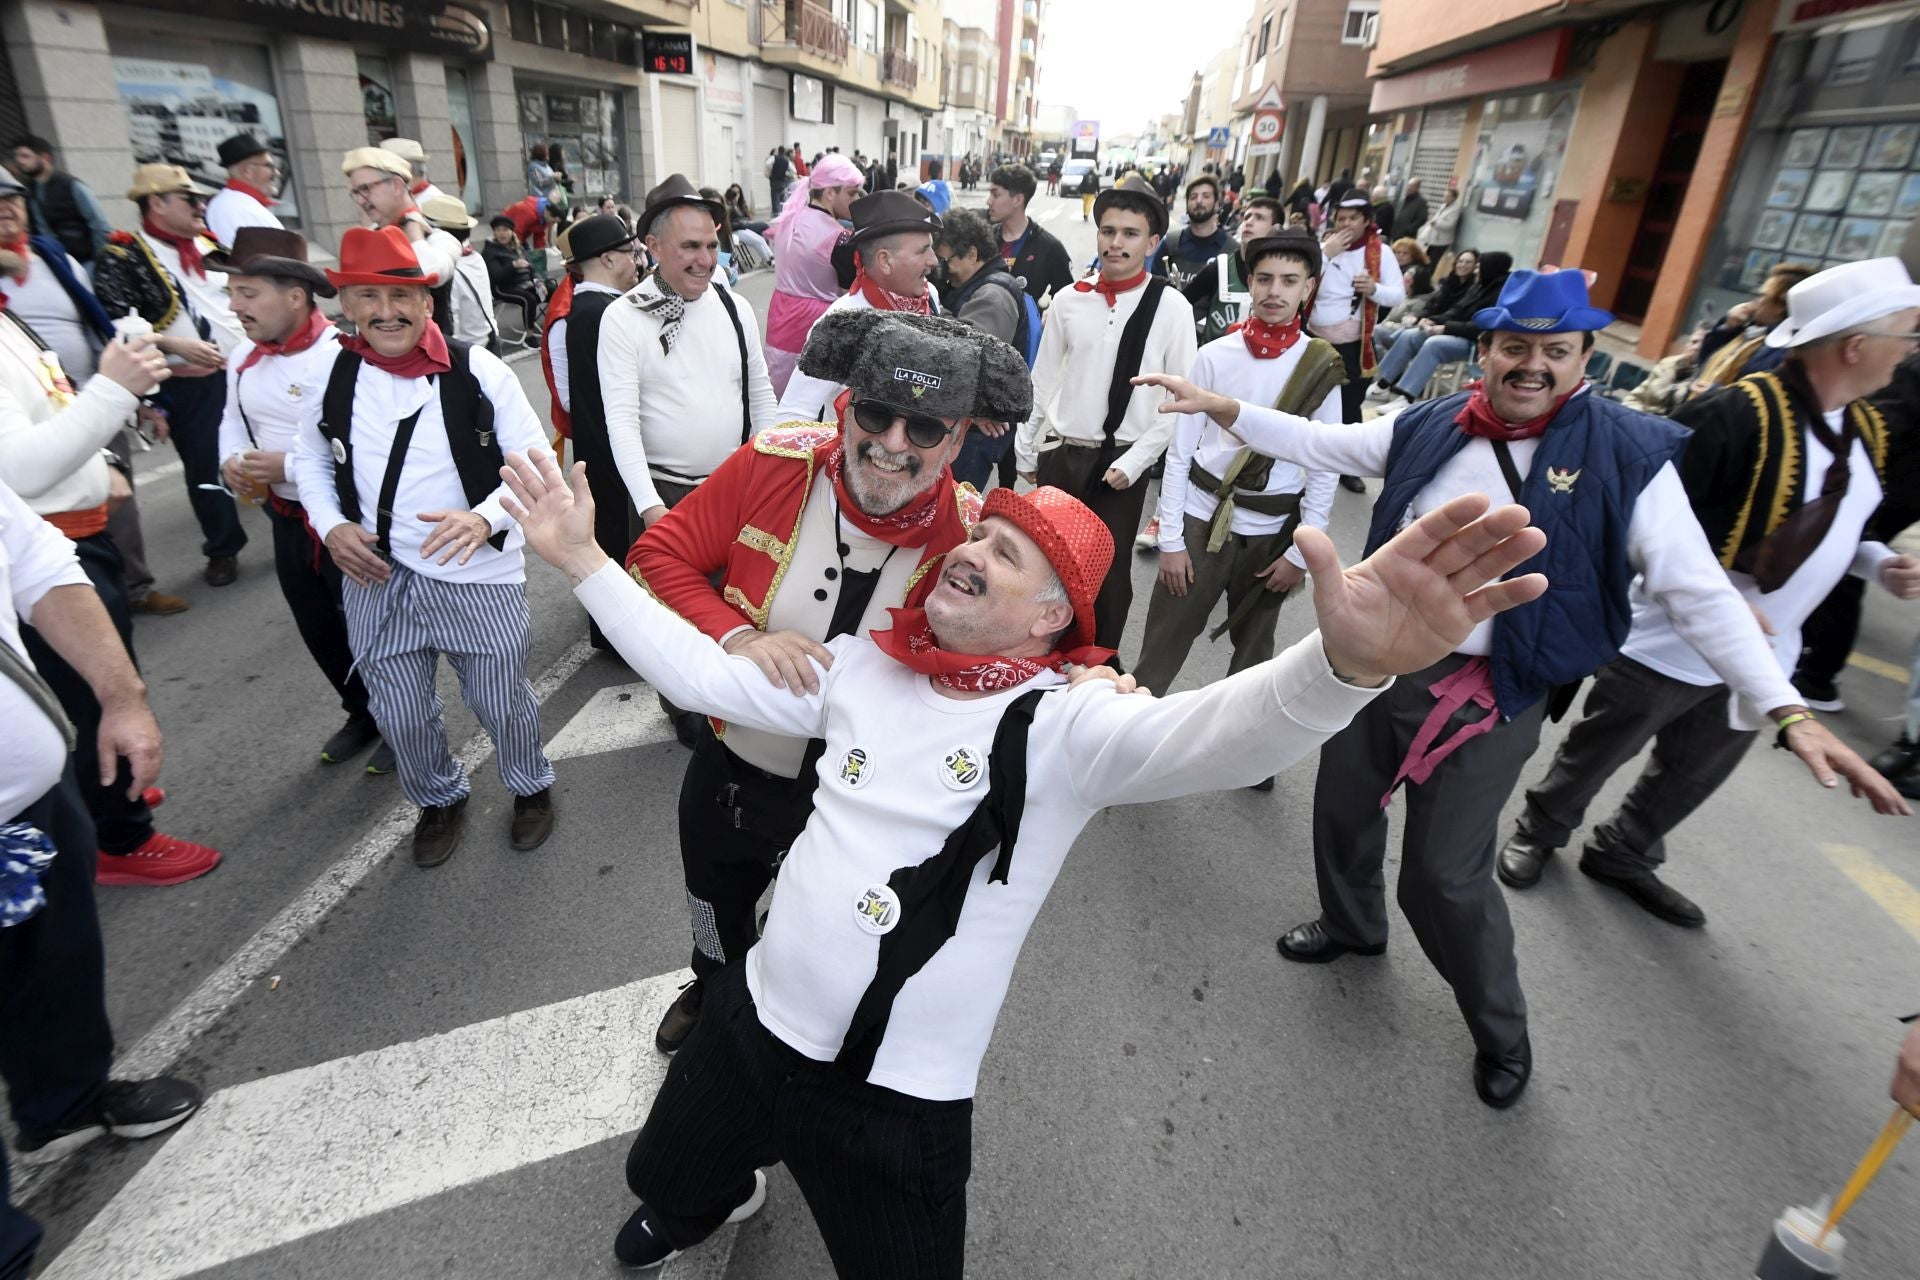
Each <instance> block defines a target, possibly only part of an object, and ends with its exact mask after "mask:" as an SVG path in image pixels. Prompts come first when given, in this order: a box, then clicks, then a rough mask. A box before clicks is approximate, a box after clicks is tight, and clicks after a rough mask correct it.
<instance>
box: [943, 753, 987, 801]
mask: <svg viewBox="0 0 1920 1280" xmlns="http://www.w3.org/2000/svg"><path fill="white" fill-rule="evenodd" d="M986 776H987V753H986V752H984V751H982V750H981V749H980V748H978V747H969V746H958V747H954V748H952V749H951V750H949V751H948V752H947V753H946V754H945V755H943V756H941V757H940V781H942V782H944V783H946V784H947V786H948V788H949V789H951V790H954V791H966V790H968V789H969V788H972V787H974V786H977V785H978V784H979V782H980V779H982V778H984V777H986Z"/></svg>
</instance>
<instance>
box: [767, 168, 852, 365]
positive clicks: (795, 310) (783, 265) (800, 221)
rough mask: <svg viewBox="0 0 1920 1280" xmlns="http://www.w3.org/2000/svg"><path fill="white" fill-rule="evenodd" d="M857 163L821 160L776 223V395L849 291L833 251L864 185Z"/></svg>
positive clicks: (770, 352)
mask: <svg viewBox="0 0 1920 1280" xmlns="http://www.w3.org/2000/svg"><path fill="white" fill-rule="evenodd" d="M865 181H866V180H865V179H864V178H862V177H861V175H860V170H859V169H857V168H855V167H854V164H853V161H851V160H848V159H846V158H845V157H843V156H840V155H837V154H831V153H830V154H828V155H824V156H821V157H820V163H818V164H816V165H814V166H813V171H812V172H811V173H810V174H808V175H807V176H806V177H804V178H801V179H800V180H798V181H797V182H795V183H794V184H793V189H792V190H791V191H790V192H788V194H787V203H786V205H785V206H784V207H782V208H781V210H780V216H779V217H778V218H777V219H775V220H774V224H773V227H772V229H771V230H770V231H769V233H768V234H769V238H771V239H772V241H773V263H774V266H773V303H772V305H771V306H770V307H768V309H767V342H766V349H767V373H768V374H769V376H771V377H772V379H773V391H774V394H775V395H780V394H782V393H784V392H785V391H786V389H787V380H788V379H789V378H791V377H793V362H794V361H795V360H797V359H799V357H800V348H802V347H804V346H805V345H806V344H807V330H809V329H811V328H812V327H813V322H814V321H815V320H818V319H819V318H820V314H821V312H823V311H825V310H826V309H827V306H828V304H829V303H831V302H832V301H833V300H834V299H835V298H837V297H839V296H840V295H841V294H842V293H845V292H846V289H845V287H844V286H843V285H842V284H841V283H840V278H839V277H838V276H836V275H835V274H834V270H833V246H834V242H835V241H837V240H839V238H840V233H841V231H842V230H843V228H842V227H841V225H840V223H841V220H842V219H844V218H847V217H850V216H851V213H850V210H851V209H852V207H853V201H854V197H856V196H858V195H859V194H860V189H861V187H862V186H864V185H865Z"/></svg>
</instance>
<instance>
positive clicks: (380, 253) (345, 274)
mask: <svg viewBox="0 0 1920 1280" xmlns="http://www.w3.org/2000/svg"><path fill="white" fill-rule="evenodd" d="M327 279H328V280H330V281H331V282H332V283H333V285H334V287H335V288H338V289H344V288H346V287H347V286H348V285H355V284H417V285H419V286H420V287H421V288H423V289H431V288H432V287H433V286H434V285H436V284H439V283H440V278H439V277H438V276H430V275H428V274H427V273H426V272H424V271H422V270H421V269H420V259H419V258H418V257H416V256H415V255H414V252H413V242H412V241H411V240H409V239H407V233H406V232H404V231H402V230H401V229H400V228H399V227H381V228H380V229H379V230H377V231H375V230H373V229H371V228H369V227H350V228H348V230H347V234H345V235H344V236H341V237H340V269H339V270H338V271H335V270H333V269H332V268H331V267H329V268H328V269H327Z"/></svg>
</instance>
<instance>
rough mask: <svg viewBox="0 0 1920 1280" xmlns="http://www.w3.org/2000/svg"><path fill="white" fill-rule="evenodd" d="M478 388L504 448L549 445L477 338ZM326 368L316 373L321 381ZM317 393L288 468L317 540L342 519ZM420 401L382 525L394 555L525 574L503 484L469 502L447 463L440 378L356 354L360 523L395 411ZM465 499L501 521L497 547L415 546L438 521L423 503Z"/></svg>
mask: <svg viewBox="0 0 1920 1280" xmlns="http://www.w3.org/2000/svg"><path fill="white" fill-rule="evenodd" d="M468 355H469V358H470V359H471V360H472V362H473V374H474V377H475V378H477V379H478V380H479V383H480V391H481V394H482V395H484V396H486V398H487V399H488V400H490V401H492V403H493V429H494V432H495V437H494V438H495V439H496V440H498V441H499V444H500V452H501V453H502V454H508V453H512V452H513V451H514V450H516V449H518V450H519V451H520V452H522V453H526V452H528V451H529V450H532V449H544V448H546V447H547V438H546V435H545V433H544V432H543V431H542V429H541V426H540V420H539V419H538V418H536V417H534V415H533V406H532V405H531V404H529V403H527V393H526V392H525V391H522V390H521V389H520V380H519V379H518V378H516V377H514V375H513V371H512V370H511V369H509V368H507V366H506V365H505V364H504V363H502V362H501V360H500V358H499V357H498V356H495V355H492V354H490V353H489V352H487V351H485V350H482V349H479V348H476V349H474V350H473V351H471V352H469V353H468ZM331 372H332V370H331V368H328V369H327V370H326V372H325V373H323V374H322V382H323V383H324V382H325V378H326V374H327V373H331ZM320 408H321V406H320V401H319V400H318V399H317V398H316V399H314V401H313V403H312V404H310V405H308V406H307V412H306V415H305V416H304V417H303V418H302V419H301V422H300V441H299V448H298V449H297V450H296V451H295V453H294V455H293V476H294V481H295V483H296V484H297V485H298V486H299V490H300V501H301V502H302V503H303V504H304V505H305V506H306V508H307V521H308V523H310V524H312V525H313V531H314V532H315V533H317V534H319V535H320V538H321V540H322V541H324V540H325V539H326V536H327V534H329V533H331V532H332V531H333V529H334V528H335V526H337V525H342V524H345V523H346V519H347V518H346V516H345V515H343V514H341V511H340V494H339V490H338V488H337V487H336V485H335V480H334V461H333V452H332V448H331V446H330V445H329V444H328V442H327V440H326V438H325V437H323V436H322V435H321V434H320ZM416 409H417V410H419V411H420V419H419V421H418V423H416V424H415V426H414V431H413V440H412V442H411V443H410V444H409V445H408V447H407V458H406V463H405V465H404V466H403V467H402V469H401V471H400V486H399V489H398V490H397V491H396V493H395V495H394V501H393V513H394V514H393V527H392V530H391V532H390V533H389V535H388V540H389V544H390V545H391V547H392V549H393V562H394V563H395V564H397V565H402V566H404V567H405V568H408V569H411V570H413V571H414V572H415V573H419V574H424V575H426V576H427V577H429V578H439V579H441V580H442V581H444V582H524V581H526V577H527V569H526V562H525V558H524V556H523V555H522V554H521V548H522V547H523V546H525V545H526V538H525V536H524V535H523V534H522V533H521V532H520V526H519V524H517V523H516V522H514V521H513V520H512V519H510V518H509V517H508V515H507V513H506V511H505V509H504V508H503V507H502V506H501V505H500V499H501V497H502V496H503V495H504V494H505V493H506V491H507V489H506V486H505V485H501V486H500V487H499V488H497V489H495V490H494V491H493V492H492V493H490V494H488V495H487V496H486V497H485V498H483V499H481V501H480V502H479V503H478V504H477V505H475V504H471V503H469V502H468V501H467V494H466V490H465V489H464V488H462V487H461V484H460V473H459V472H458V471H457V470H455V468H454V465H453V450H452V447H451V446H450V445H449V444H448V442H447V424H446V420H445V418H444V417H443V416H442V415H441V412H440V384H439V380H438V379H437V378H399V377H395V376H394V375H393V374H391V373H388V372H387V371H386V370H385V369H381V368H377V367H376V366H374V365H372V364H370V363H365V362H363V363H362V364H361V365H360V373H359V376H358V378H357V379H356V382H355V390H354V397H353V423H352V426H351V427H350V428H349V435H350V437H351V439H352V442H353V479H354V484H355V486H356V487H357V489H358V491H359V495H360V526H361V528H363V529H365V530H366V531H367V532H369V533H374V532H377V531H378V518H379V507H380V503H379V497H380V486H381V481H382V480H383V479H385V477H386V474H387V459H388V458H389V457H390V456H391V455H392V452H393V442H394V440H395V438H396V437H397V435H398V433H399V428H400V420H401V419H402V418H404V417H406V416H407V415H408V414H410V413H412V412H413V411H414V410H416ZM469 509H471V510H472V511H474V512H477V513H478V514H479V515H481V516H482V517H484V518H485V519H486V522H487V524H488V526H489V527H490V528H492V530H493V531H494V532H495V533H499V532H500V531H501V530H503V529H504V530H506V531H507V540H506V542H505V543H504V544H503V545H502V547H501V549H500V550H498V551H495V550H494V549H493V548H492V547H491V546H482V547H481V548H480V549H479V550H478V551H476V552H474V553H473V558H472V559H471V560H469V561H467V563H466V564H464V565H463V564H461V563H460V560H459V557H457V556H456V557H455V558H454V559H453V560H451V561H449V562H448V563H446V564H444V565H443V564H441V563H439V558H440V553H439V552H438V551H436V552H435V553H434V557H433V559H431V560H429V559H426V558H424V557H422V556H421V554H420V548H421V546H422V545H424V544H425V542H426V540H427V539H428V538H429V537H430V536H432V534H433V531H434V530H435V529H436V528H437V527H438V526H437V525H435V524H431V523H429V522H427V521H424V520H422V519H420V515H421V513H422V512H426V511H466V510H469Z"/></svg>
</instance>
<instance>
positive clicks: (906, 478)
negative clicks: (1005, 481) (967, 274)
mask: <svg viewBox="0 0 1920 1280" xmlns="http://www.w3.org/2000/svg"><path fill="white" fill-rule="evenodd" d="M795 376H796V377H809V378H814V379H817V380H820V381H823V382H827V383H833V384H845V385H847V386H849V387H851V388H852V392H851V394H850V396H849V397H848V404H847V406H846V407H845V409H843V410H842V411H841V413H842V416H841V428H840V429H839V430H836V429H835V428H834V427H833V426H832V425H826V424H802V423H795V424H792V425H789V426H785V427H777V428H775V429H773V430H771V431H764V432H761V433H760V434H759V435H757V436H755V437H754V439H753V442H752V444H750V445H748V446H746V447H743V448H741V449H739V450H738V451H737V452H735V453H734V454H732V455H731V456H730V457H729V458H728V459H727V460H726V462H724V463H723V464H721V466H720V467H719V469H718V470H716V471H715V472H714V473H713V475H712V476H711V477H710V478H709V479H708V480H707V481H706V483H704V484H702V485H701V486H700V487H699V488H698V489H695V490H694V491H693V492H692V493H691V494H690V495H688V497H687V498H686V499H685V500H684V501H682V502H681V503H680V504H679V505H678V506H676V507H674V509H673V510H672V511H670V512H668V513H667V514H666V515H665V516H663V517H662V518H661V519H660V520H659V521H658V522H656V523H655V524H654V526H653V527H652V528H651V529H649V530H648V531H647V533H646V534H645V536H643V537H642V538H641V539H640V540H639V542H637V543H635V544H634V548H633V553H632V555H631V556H630V557H629V558H628V561H627V563H628V565H629V566H630V567H631V569H632V572H633V576H634V577H635V578H636V579H637V580H639V581H642V582H644V583H645V584H646V586H647V589H648V590H649V591H651V592H653V593H654V594H655V595H657V596H658V597H659V598H660V599H661V600H663V601H665V602H666V604H667V606H668V607H669V608H671V609H673V610H674V611H675V612H677V613H679V614H680V615H681V616H682V617H684V618H686V619H687V620H688V621H689V622H691V623H693V625H694V626H696V627H698V628H699V629H700V630H701V631H703V632H704V633H706V634H707V635H708V636H710V637H712V638H713V639H714V640H716V641H719V642H720V643H721V644H722V645H724V646H725V648H726V650H727V651H728V652H729V653H733V654H741V655H744V656H746V657H748V658H750V659H751V660H752V661H753V662H754V663H755V664H756V665H757V666H759V667H760V668H761V669H762V670H763V671H764V672H766V674H767V676H768V678H769V679H770V680H772V681H774V682H775V683H779V684H785V685H786V686H787V687H789V688H792V689H794V690H795V691H796V692H797V691H799V690H802V689H805V688H807V687H809V685H810V682H812V680H813V675H812V668H811V667H810V666H809V665H808V662H807V659H808V658H809V657H814V658H820V657H824V656H825V654H826V650H825V649H824V648H823V647H822V646H823V645H824V644H825V643H826V642H827V641H829V640H831V639H832V638H833V637H835V636H839V635H859V634H863V633H864V632H865V631H866V630H867V629H868V628H870V627H873V626H877V625H881V624H882V623H884V621H885V619H886V610H887V609H888V608H889V607H891V606H894V605H899V604H902V603H905V604H907V605H917V604H919V603H920V602H921V601H922V600H923V599H924V598H925V597H926V594H927V592H929V591H931V590H932V588H933V574H932V572H931V570H932V568H933V566H934V565H935V564H936V563H937V561H938V559H939V557H940V554H941V553H942V552H944V551H946V550H947V549H948V548H950V547H952V546H954V545H955V544H956V543H958V542H960V541H962V540H963V539H965V538H966V536H967V531H968V529H969V528H971V527H972V525H973V522H974V519H975V518H976V516H977V515H978V514H979V509H980V507H979V504H980V499H979V496H978V495H977V494H975V493H974V492H973V490H972V489H969V488H965V487H962V486H959V485H956V484H955V483H954V481H953V477H952V474H951V472H950V465H951V463H952V462H953V459H954V456H955V455H956V454H957V453H958V452H959V450H960V446H961V443H962V441H963V438H964V437H965V434H966V431H967V427H968V423H969V422H971V421H972V420H974V419H980V420H984V421H990V422H1006V421H1014V420H1017V419H1019V418H1020V417H1023V416H1025V414H1026V412H1027V407H1028V404H1029V397H1030V395H1031V384H1030V383H1029V381H1028V377H1027V366H1026V362H1025V361H1024V360H1022V359H1021V357H1020V353H1019V352H1017V351H1015V350H1014V349H1013V348H1012V347H1010V346H1008V345H1007V344H1006V343H1004V342H1001V341H999V340H998V339H997V338H991V337H988V336H987V335H985V334H982V333H980V332H979V331H977V330H975V329H973V328H971V327H970V326H968V325H965V324H962V323H961V322H960V321H958V320H952V319H947V318H944V317H938V316H913V315H901V314H899V313H896V312H888V311H875V310H872V309H870V308H869V309H843V310H839V311H830V312H828V313H827V314H826V315H823V316H821V317H820V319H819V320H818V321H816V322H815V323H814V327H813V330H812V332H811V333H810V334H809V335H808V337H807V347H806V350H805V351H803V352H802V353H801V356H800V370H799V373H797V374H796V375H795ZM716 581H717V582H718V584H719V585H718V586H716V585H715V582H716ZM683 705H684V704H683ZM696 727H697V728H698V731H699V732H698V736H697V738H696V740H695V743H694V757H693V760H692V761H691V762H690V763H689V764H688V766H687V777H686V782H685V784H684V785H683V786H682V788H681V791H680V857H681V863H682V865H683V867H684V869H685V871H686V883H687V898H688V902H689V905H690V906H691V907H692V910H693V936H694V951H693V961H692V964H693V972H694V975H695V981H694V984H693V985H692V986H690V987H688V988H687V989H686V991H684V992H683V993H682V994H681V996H680V998H679V999H678V1000H676V1001H675V1002H674V1004H673V1006H672V1007H671V1008H669V1009H668V1011H667V1014H666V1016H665V1018H664V1019H663V1020H662V1022H661V1024H660V1029H659V1032H658V1034H657V1036H656V1040H655V1043H656V1044H657V1045H658V1047H659V1048H660V1050H661V1052H663V1053H671V1052H673V1051H674V1050H675V1049H677V1048H678V1047H679V1046H680V1044H681V1042H682V1041H683V1040H685V1039H686V1036H687V1033H688V1032H689V1031H690V1030H691V1029H692V1027H693V1025H694V1023H695V1022H696V1021H697V1020H698V1019H699V1017H700V1010H701V1001H702V999H703V997H704V994H705V991H706V988H707V985H708V983H709V982H710V981H711V979H712V978H713V977H714V975H715V974H716V973H717V972H718V971H719V969H720V968H721V966H723V965H730V964H733V963H735V962H736V961H738V960H739V959H740V957H741V956H742V955H743V954H744V953H745V952H746V949H747V948H748V947H750V946H752V945H753V939H754V909H755V904H756V903H757V902H758V901H759V898H760V894H761V893H762V892H763V891H764V890H765V889H766V887H767V882H768V880H769V879H770V878H771V876H772V874H773V868H774V866H775V864H776V863H777V861H778V860H779V857H780V855H781V853H783V852H784V851H785V850H786V849H787V847H788V846H789V845H791V844H792V842H793V838H794V836H795V835H797V834H798V833H799V831H800V828H801V826H802V825H804V824H805V822H806V818H807V813H808V812H809V810H810V808H811V806H812V798H813V787H814V771H813V768H812V764H811V762H810V761H809V760H808V758H807V746H808V744H807V741H806V738H805V737H793V736H791V735H782V734H770V733H765V732H761V731H758V730H755V729H753V728H751V727H748V726H742V725H721V724H714V725H711V726H709V725H707V724H705V723H702V724H700V725H698V726H696Z"/></svg>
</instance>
